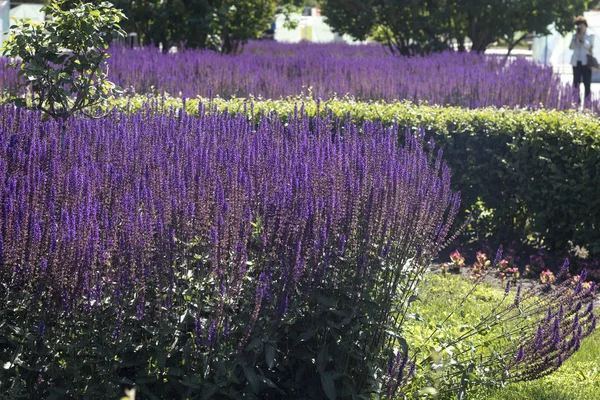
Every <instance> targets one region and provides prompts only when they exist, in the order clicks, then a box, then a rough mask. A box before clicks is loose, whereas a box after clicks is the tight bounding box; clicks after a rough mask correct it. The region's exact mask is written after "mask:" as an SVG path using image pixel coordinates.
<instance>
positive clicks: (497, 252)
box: [494, 245, 503, 266]
mask: <svg viewBox="0 0 600 400" xmlns="http://www.w3.org/2000/svg"><path fill="white" fill-rule="evenodd" d="M502 252H503V248H502V245H500V246H498V251H496V257H495V258H494V266H497V265H498V264H499V263H500V261H501V260H502Z"/></svg>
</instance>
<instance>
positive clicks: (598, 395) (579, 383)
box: [409, 274, 600, 400]
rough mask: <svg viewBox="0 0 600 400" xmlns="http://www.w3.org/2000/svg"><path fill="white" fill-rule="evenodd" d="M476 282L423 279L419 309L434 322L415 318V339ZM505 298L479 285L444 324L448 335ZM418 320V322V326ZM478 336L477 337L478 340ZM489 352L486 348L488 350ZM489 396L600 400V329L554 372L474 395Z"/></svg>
mask: <svg viewBox="0 0 600 400" xmlns="http://www.w3.org/2000/svg"><path fill="white" fill-rule="evenodd" d="M472 287H473V282H470V281H469V280H467V279H464V278H460V277H457V276H447V277H442V276H438V275H433V274H432V275H429V276H427V277H426V278H425V280H424V281H423V284H422V286H421V292H420V294H419V299H420V301H419V302H417V303H415V307H414V310H415V312H416V313H417V314H419V315H420V316H421V317H422V318H423V320H424V321H430V322H431V323H430V324H428V326H423V325H422V324H419V323H416V322H415V323H414V324H413V323H411V326H410V328H409V331H410V332H411V334H410V335H409V336H410V339H409V343H410V344H412V345H419V344H420V342H422V341H423V339H424V338H426V337H428V335H429V333H430V331H431V330H430V329H431V326H433V325H434V324H435V323H436V322H437V323H439V322H441V321H443V320H445V318H446V316H447V315H448V314H449V313H450V312H451V311H452V309H453V307H454V306H456V305H457V304H460V302H461V301H462V298H463V297H464V296H465V295H466V294H467V293H468V292H469V291H470V290H471V288H472ZM502 297H503V290H502V289H501V288H499V287H496V286H492V285H489V284H483V285H481V286H480V287H477V288H476V289H475V290H474V291H473V293H472V294H471V295H470V296H469V298H468V299H467V300H466V301H465V302H464V304H463V305H462V306H461V307H459V308H458V309H457V310H456V312H455V313H454V314H453V315H452V316H451V317H450V318H449V319H448V320H447V321H446V322H445V323H444V326H443V330H442V332H441V334H442V335H449V336H450V335H452V332H455V331H456V332H458V331H459V330H460V327H461V326H462V325H473V324H475V323H477V321H478V319H479V318H480V316H481V315H484V314H486V313H487V312H489V311H490V310H491V309H492V308H493V307H494V305H495V304H496V303H497V302H498V301H499V300H501V299H502ZM413 325H414V326H413ZM476 340H477V339H475V341H476ZM482 350H483V351H484V352H485V348H484V349H482ZM469 398H471V399H483V400H519V399H532V400H597V399H600V330H598V331H596V332H595V333H594V334H593V335H591V336H589V337H588V338H586V339H585V340H584V341H583V342H582V345H581V349H580V350H579V351H578V352H577V353H575V354H574V355H573V356H572V357H571V358H570V359H569V360H567V361H566V362H565V363H564V365H563V366H562V367H561V368H560V369H559V370H558V371H556V372H555V373H554V374H552V375H550V376H547V377H545V378H542V379H538V380H535V381H530V382H522V383H516V384H510V385H508V386H506V387H504V388H501V389H497V390H481V391H479V392H476V393H472V394H471V395H470V397H469Z"/></svg>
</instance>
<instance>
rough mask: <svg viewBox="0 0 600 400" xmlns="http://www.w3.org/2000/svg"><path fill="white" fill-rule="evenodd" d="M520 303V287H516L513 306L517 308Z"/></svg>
mask: <svg viewBox="0 0 600 400" xmlns="http://www.w3.org/2000/svg"><path fill="white" fill-rule="evenodd" d="M520 302H521V285H517V293H515V305H516V306H518V305H519V303H520Z"/></svg>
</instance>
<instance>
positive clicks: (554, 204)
mask: <svg viewBox="0 0 600 400" xmlns="http://www.w3.org/2000/svg"><path fill="white" fill-rule="evenodd" d="M147 100H148V98H147V97H144V96H138V97H134V98H132V99H129V98H120V99H114V100H113V101H112V102H111V104H112V105H116V106H118V107H119V108H121V109H126V108H128V107H129V108H131V109H136V108H138V107H140V105H141V104H143V103H144V102H146V101H147ZM199 101H203V102H205V103H206V104H210V106H209V108H210V107H216V108H218V109H220V110H224V109H227V110H228V111H229V112H231V113H233V114H236V113H242V114H245V115H247V116H248V118H254V119H255V120H257V119H259V117H260V114H261V112H263V111H265V112H269V111H276V112H277V114H278V115H279V116H280V118H282V120H283V121H284V122H285V120H286V119H287V118H288V117H289V116H291V115H294V109H295V108H296V107H301V108H302V110H305V111H306V112H307V113H308V114H309V115H315V113H316V110H317V108H318V109H319V112H320V113H321V114H322V113H327V112H332V113H333V114H334V115H335V116H337V117H340V118H345V117H346V116H347V115H351V116H352V120H353V121H354V122H356V123H361V122H364V121H372V122H381V123H382V124H384V125H385V126H392V125H393V126H395V127H396V128H397V130H398V134H399V136H400V137H403V135H404V133H405V129H406V128H411V129H413V130H414V129H421V128H422V129H425V132H426V133H427V134H428V135H431V136H432V137H433V138H435V141H436V143H437V144H438V145H439V146H440V148H442V149H443V150H444V158H445V159H446V160H447V162H448V165H449V166H450V169H451V170H452V173H453V180H452V186H453V189H454V190H460V191H461V196H462V204H463V213H464V214H462V216H463V217H464V215H465V214H467V213H472V214H473V216H474V220H473V223H472V224H471V227H470V230H468V233H470V234H471V235H472V236H474V237H478V238H480V239H482V238H487V237H493V238H495V239H496V240H497V241H500V242H502V241H504V242H509V241H513V240H515V239H517V240H520V241H521V242H527V241H529V242H532V241H533V240H537V241H539V243H541V244H542V245H543V246H545V247H547V248H549V249H552V250H556V251H563V252H564V253H565V254H566V252H567V251H568V250H569V249H570V246H571V245H570V244H569V241H571V242H572V244H574V245H580V246H585V247H586V248H587V250H589V252H590V255H591V256H597V255H598V254H600V134H599V133H598V132H599V131H600V121H598V119H597V118H595V117H594V116H592V115H589V114H585V113H579V112H575V111H564V112H561V111H553V110H537V111H527V110H509V109H493V108H489V109H477V110H465V109H461V108H458V107H435V106H417V105H413V104H411V103H390V104H387V103H362V102H355V101H352V100H348V99H346V100H329V101H323V102H315V101H313V100H310V99H302V98H297V99H290V100H287V101H283V100H281V101H280V100H252V101H248V100H245V99H235V100H229V101H226V100H222V99H218V98H216V99H204V100H202V99H200V100H198V99H187V100H186V101H185V106H186V109H187V110H188V112H192V113H195V112H197V108H198V102H199ZM156 102H157V104H158V103H160V104H163V105H164V106H165V107H167V108H169V107H181V104H182V103H181V100H178V99H175V98H170V97H168V96H167V97H163V98H159V99H158V100H156ZM326 110H327V111H326Z"/></svg>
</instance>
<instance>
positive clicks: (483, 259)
mask: <svg viewBox="0 0 600 400" xmlns="http://www.w3.org/2000/svg"><path fill="white" fill-rule="evenodd" d="M491 264H492V262H491V261H490V260H488V258H487V255H486V254H485V253H483V252H481V251H478V252H477V255H476V261H475V263H474V264H473V267H472V268H471V277H472V278H473V279H479V278H481V277H482V276H483V275H484V274H485V272H486V271H487V270H488V268H489V267H490V266H491Z"/></svg>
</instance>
